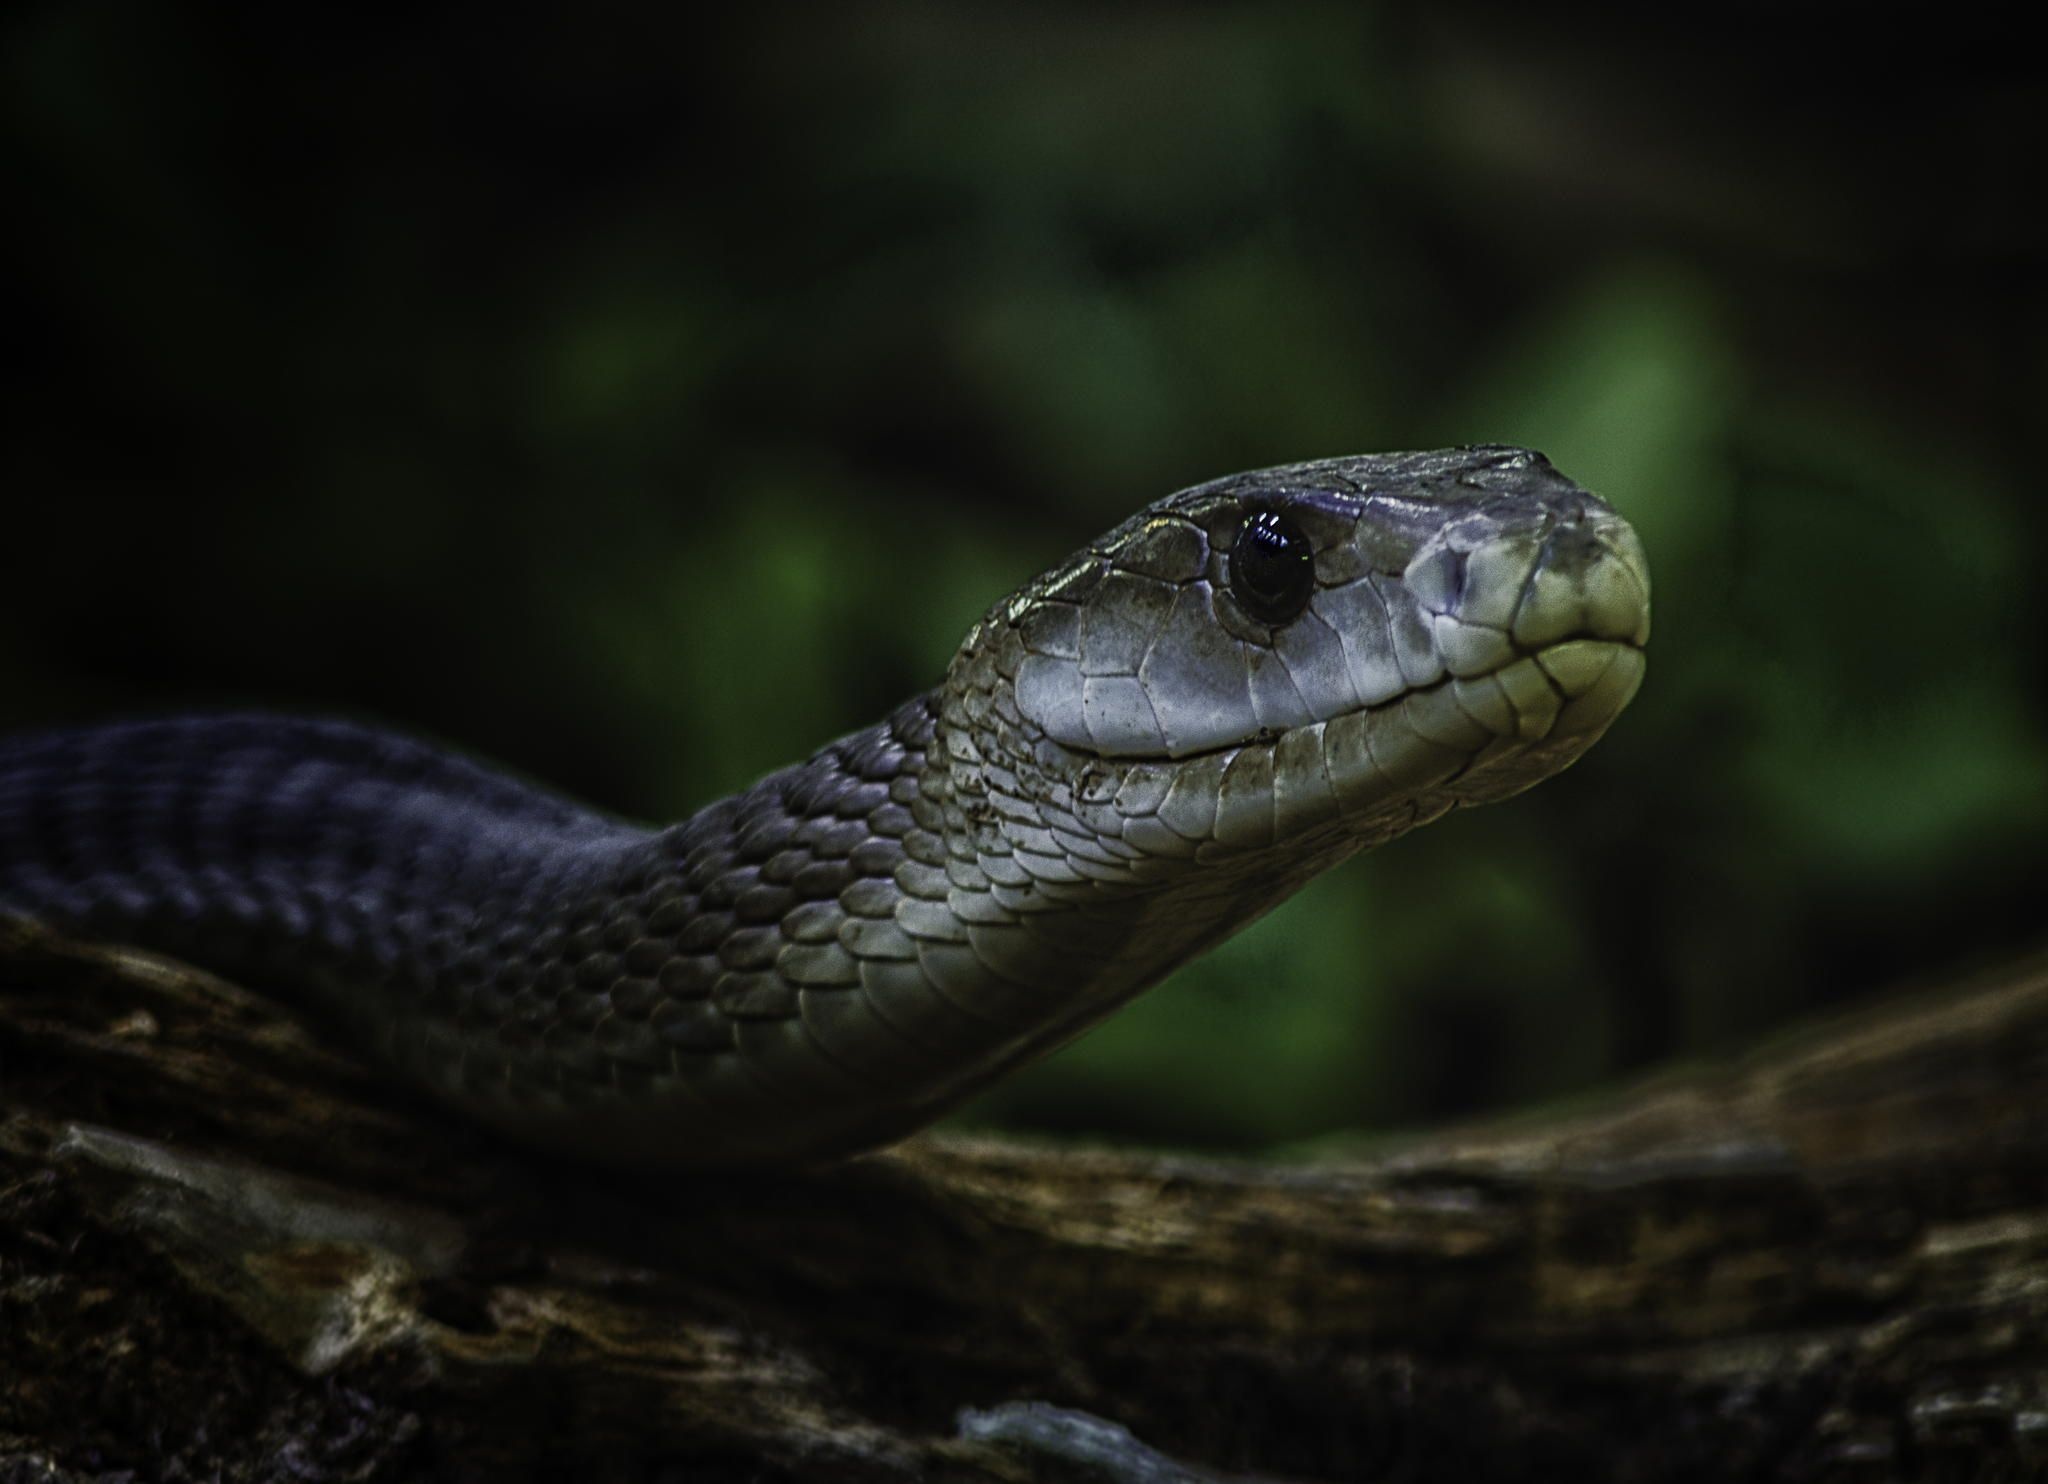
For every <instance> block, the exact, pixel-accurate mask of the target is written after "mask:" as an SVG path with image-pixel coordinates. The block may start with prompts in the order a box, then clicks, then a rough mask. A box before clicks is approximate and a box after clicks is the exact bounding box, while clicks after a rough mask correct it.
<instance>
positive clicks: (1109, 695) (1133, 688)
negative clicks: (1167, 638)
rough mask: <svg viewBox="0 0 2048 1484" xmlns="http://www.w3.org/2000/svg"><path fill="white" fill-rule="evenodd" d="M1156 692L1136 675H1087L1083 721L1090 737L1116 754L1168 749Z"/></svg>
mask: <svg viewBox="0 0 2048 1484" xmlns="http://www.w3.org/2000/svg"><path fill="white" fill-rule="evenodd" d="M1153 694H1154V691H1153V689H1152V687H1151V685H1150V683H1149V682H1147V681H1143V680H1140V679H1139V678H1138V677H1137V676H1135V675H1090V676H1087V677H1085V678H1084V679H1083V680H1082V681H1081V724H1082V727H1083V729H1084V730H1085V732H1086V733H1087V740H1088V741H1089V742H1090V743H1092V744H1093V745H1094V746H1095V747H1096V748H1097V749H1098V750H1100V751H1102V752H1105V753H1109V754H1112V755H1114V754H1117V753H1124V752H1146V751H1150V752H1158V751H1161V750H1163V749H1167V748H1168V747H1169V746H1170V744H1169V742H1168V735H1169V734H1168V731H1167V728H1166V725H1165V723H1164V722H1163V721H1162V719H1161V717H1160V715H1159V713H1158V711H1157V710H1156V709H1155V708H1154V706H1153V702H1152V696H1153ZM1169 694H1170V693H1169ZM1176 699H1177V698H1176Z"/></svg>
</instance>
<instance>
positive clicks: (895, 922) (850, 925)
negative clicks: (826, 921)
mask: <svg viewBox="0 0 2048 1484" xmlns="http://www.w3.org/2000/svg"><path fill="white" fill-rule="evenodd" d="M919 907H925V908H936V909H937V910H938V911H939V912H940V913H942V914H943V913H944V910H945V909H944V908H943V907H942V906H940V904H938V903H935V902H919V901H918V900H917V899H916V898H915V897H906V898H904V899H903V900H902V901H901V902H899V903H898V904H897V915H896V916H895V917H887V918H873V917H849V918H848V919H847V920H846V921H845V923H844V924H842V925H841V927H840V929H839V943H840V946H841V947H843V948H844V949H845V950H846V951H847V952H848V953H851V954H852V955H853V956H854V957H856V958H861V959H869V958H900V959H913V958H916V957H917V945H916V943H915V942H914V941H912V939H911V937H910V935H909V934H908V933H907V932H906V931H905V930H904V927H903V925H902V923H901V922H900V921H899V919H900V918H901V917H902V916H903V915H905V914H906V913H907V914H912V915H914V914H915V913H916V911H917V909H918V908H919ZM946 920H947V922H948V923H950V922H951V918H950V916H949V917H947V919H946ZM954 931H958V929H957V928H956V929H954Z"/></svg>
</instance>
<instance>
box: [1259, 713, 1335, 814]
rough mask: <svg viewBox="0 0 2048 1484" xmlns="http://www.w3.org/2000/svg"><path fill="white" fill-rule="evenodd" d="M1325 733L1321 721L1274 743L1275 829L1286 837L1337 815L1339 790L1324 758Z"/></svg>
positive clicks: (1286, 735)
mask: <svg viewBox="0 0 2048 1484" xmlns="http://www.w3.org/2000/svg"><path fill="white" fill-rule="evenodd" d="M1324 730H1325V724H1324V723H1321V722H1318V723H1316V725H1314V726H1311V727H1299V728H1297V729H1295V730H1294V731H1291V732H1288V733H1286V734H1285V735H1284V736H1282V737H1281V738H1280V740H1279V741H1278V742H1276V743H1275V744H1274V751H1273V827H1274V829H1275V830H1277V831H1279V832H1280V833H1281V834H1283V835H1285V834H1292V833H1293V832H1295V831H1297V830H1302V829H1307V828H1309V827H1310V826H1312V825H1314V824H1317V823H1319V822H1320V821H1322V820H1326V819H1329V818H1330V817H1331V816H1332V815H1334V814H1335V813H1336V812H1337V807H1338V806H1337V790H1336V789H1335V787H1334V786H1333V785H1332V784H1331V782H1330V773H1329V767H1328V764H1327V761H1326V759H1325V758H1324V755H1323V732H1324Z"/></svg>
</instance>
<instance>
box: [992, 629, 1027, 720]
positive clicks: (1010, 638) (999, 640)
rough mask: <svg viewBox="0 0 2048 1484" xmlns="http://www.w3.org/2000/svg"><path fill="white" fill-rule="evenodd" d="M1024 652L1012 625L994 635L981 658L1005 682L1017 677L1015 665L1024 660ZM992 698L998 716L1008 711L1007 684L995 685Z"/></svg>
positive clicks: (1008, 694) (1022, 643)
mask: <svg viewBox="0 0 2048 1484" xmlns="http://www.w3.org/2000/svg"><path fill="white" fill-rule="evenodd" d="M1024 654H1025V649H1024V641H1023V640H1022V639H1020V638H1019V637H1018V636H1017V630H1016V628H1015V626H1014V625H1013V626H1011V627H1009V628H1005V629H1003V630H1002V631H1001V632H1000V633H998V634H996V635H995V636H994V639H993V642H992V643H991V644H990V646H989V648H988V651H987V652H986V653H985V654H984V655H983V657H982V658H983V661H984V662H985V663H986V664H988V665H989V666H990V667H991V668H992V669H993V670H994V671H995V673H996V674H997V675H999V676H1001V677H1002V679H1003V680H1004V681H1006V682H1007V681H1012V680H1015V679H1016V678H1017V666H1019V665H1020V664H1022V663H1023V662H1024ZM993 699H994V702H995V711H996V714H997V715H999V716H1000V715H1002V714H1004V713H1005V712H1006V711H1009V709H1010V688H1009V686H1008V685H1007V684H1004V685H1001V686H998V687H996V689H995V692H994V696H993ZM1013 719H1014V714H1013Z"/></svg>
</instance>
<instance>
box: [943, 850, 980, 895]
mask: <svg viewBox="0 0 2048 1484" xmlns="http://www.w3.org/2000/svg"><path fill="white" fill-rule="evenodd" d="M980 855H981V852H980V851H967V852H966V853H961V852H958V851H956V852H954V853H952V854H951V855H949V856H948V857H947V859H946V879H947V880H948V881H950V882H952V883H953V890H952V891H951V892H950V893H948V898H949V899H950V898H952V897H956V896H958V895H959V894H960V893H961V892H962V891H967V892H980V891H986V890H988V874H987V873H986V872H985V871H983V870H982V869H981V862H980Z"/></svg>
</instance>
